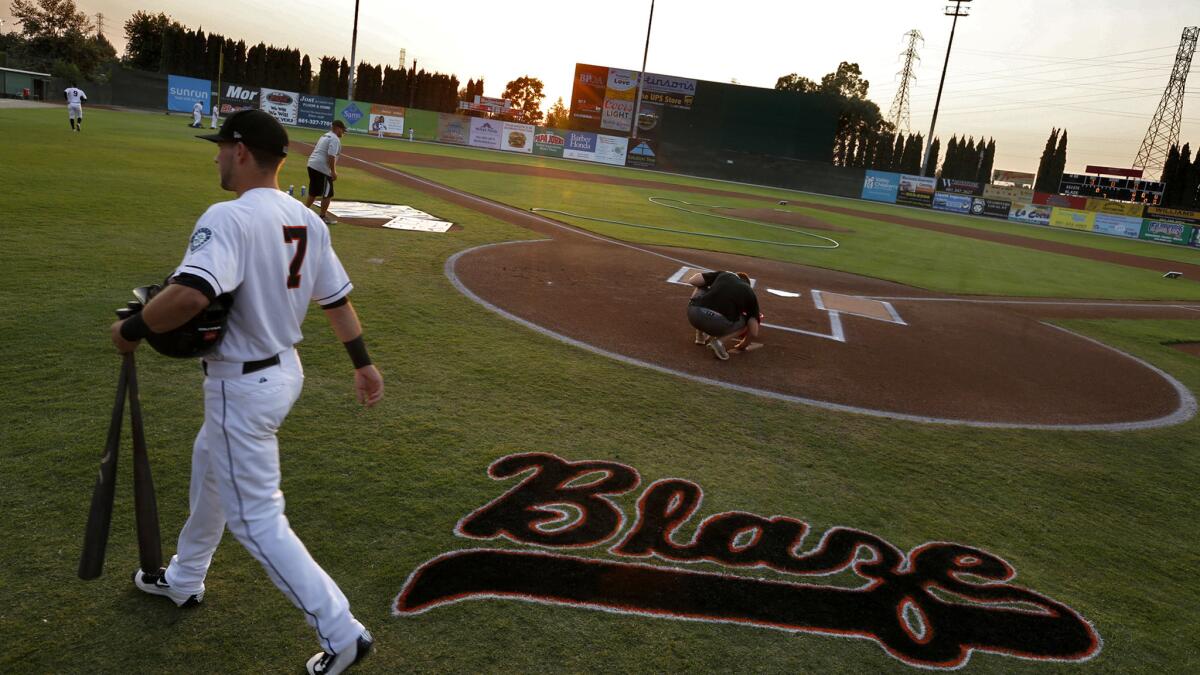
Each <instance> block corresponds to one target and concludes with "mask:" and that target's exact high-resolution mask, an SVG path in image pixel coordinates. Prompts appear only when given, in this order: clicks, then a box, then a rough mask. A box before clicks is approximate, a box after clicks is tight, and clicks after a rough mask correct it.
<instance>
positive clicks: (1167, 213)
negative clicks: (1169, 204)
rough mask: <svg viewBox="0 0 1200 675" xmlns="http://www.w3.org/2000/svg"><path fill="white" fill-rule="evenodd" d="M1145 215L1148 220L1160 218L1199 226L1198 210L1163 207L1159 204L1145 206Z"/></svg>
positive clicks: (1199, 214)
mask: <svg viewBox="0 0 1200 675" xmlns="http://www.w3.org/2000/svg"><path fill="white" fill-rule="evenodd" d="M1145 217H1146V218H1147V219H1148V220H1161V221H1164V222H1168V223H1183V224H1184V225H1194V226H1200V211H1187V210H1185V209H1165V208H1163V207H1161V206H1147V207H1146V213H1145Z"/></svg>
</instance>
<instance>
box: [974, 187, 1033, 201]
mask: <svg viewBox="0 0 1200 675" xmlns="http://www.w3.org/2000/svg"><path fill="white" fill-rule="evenodd" d="M983 196H984V197H987V198H988V199H1003V200H1004V201H1008V202H1012V203H1014V204H1032V203H1033V190H1030V189H1029V188H1021V187H1008V186H1004V185H985V186H983Z"/></svg>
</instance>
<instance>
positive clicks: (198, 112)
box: [192, 101, 204, 129]
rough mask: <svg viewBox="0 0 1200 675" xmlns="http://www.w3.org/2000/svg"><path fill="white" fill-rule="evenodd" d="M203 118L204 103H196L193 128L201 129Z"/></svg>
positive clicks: (193, 110)
mask: <svg viewBox="0 0 1200 675" xmlns="http://www.w3.org/2000/svg"><path fill="white" fill-rule="evenodd" d="M203 116H204V103H203V102H202V101H196V103H195V104H193V105H192V126H193V127H195V128H197V129H199V128H200V118H201V117H203Z"/></svg>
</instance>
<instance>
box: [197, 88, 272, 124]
mask: <svg viewBox="0 0 1200 675" xmlns="http://www.w3.org/2000/svg"><path fill="white" fill-rule="evenodd" d="M221 86H222V89H221V100H220V104H221V117H226V116H229V115H232V114H233V113H235V112H237V111H239V110H254V109H255V108H258V87H243V86H242V85H240V84H233V83H231V82H226V83H225V84H223V85H221ZM188 110H191V108H188Z"/></svg>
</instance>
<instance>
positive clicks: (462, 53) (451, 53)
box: [0, 0, 1200, 171]
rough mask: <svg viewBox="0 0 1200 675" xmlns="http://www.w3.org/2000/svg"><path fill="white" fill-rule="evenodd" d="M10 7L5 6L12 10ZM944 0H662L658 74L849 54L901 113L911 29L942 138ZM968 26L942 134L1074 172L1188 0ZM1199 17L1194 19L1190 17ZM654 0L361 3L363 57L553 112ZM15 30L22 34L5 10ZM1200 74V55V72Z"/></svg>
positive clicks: (1191, 135) (263, 32)
mask: <svg viewBox="0 0 1200 675" xmlns="http://www.w3.org/2000/svg"><path fill="white" fill-rule="evenodd" d="M3 1H4V0H0V2H3ZM76 3H77V4H78V6H79V8H80V9H81V10H83V11H85V12H87V13H89V14H93V15H94V14H95V13H97V12H103V13H104V15H105V18H104V22H105V28H106V31H105V32H106V34H107V35H108V37H109V39H110V40H112V42H113V43H114V44H115V45H116V47H117V49H118V51H121V50H123V49H124V33H123V29H122V25H123V23H124V21H125V20H126V19H128V18H129V16H130V15H131V14H133V12H135V11H137V10H139V9H144V10H147V11H155V12H156V11H164V12H166V13H167V14H169V15H171V16H172V17H173V18H174V19H176V20H177V21H179V22H181V23H183V24H184V25H186V26H188V27H190V28H198V27H202V28H203V29H204V30H205V31H206V32H211V31H217V32H219V33H222V34H224V35H225V36H227V37H232V38H234V39H239V38H240V39H245V40H246V41H247V42H258V41H260V40H261V41H263V42H266V43H268V44H274V45H276V46H285V45H288V46H292V47H297V48H299V49H300V50H301V51H302V52H304V53H307V54H309V55H310V56H311V57H312V58H313V60H314V61H316V60H317V58H318V57H319V56H321V55H332V56H345V57H347V58H348V57H349V55H350V35H351V29H352V26H353V23H354V2H353V1H352V0H341V1H331V0H325V1H324V2H314V1H312V0H293V1H292V2H268V1H266V0H239V1H238V2H228V1H223V0H208V1H204V0H198V1H193V2H179V1H177V0H76ZM946 5H947V3H946V2H945V0H891V1H886V0H858V2H846V3H841V2H824V3H820V4H818V3H813V2H797V1H795V0H792V1H788V2H777V1H767V0H743V1H741V2H727V1H722V2H718V1H716V0H657V2H656V4H655V8H654V29H653V33H652V35H651V40H650V53H649V61H648V63H647V70H649V71H651V72H659V73H666V74H670V75H678V76H682V77H693V78H696V79H704V80H715V81H723V82H728V81H730V80H733V79H736V80H737V81H738V82H739V83H741V84H745V85H752V86H761V87H772V86H774V84H775V80H776V79H777V78H778V77H779V76H780V75H784V74H787V73H791V72H796V73H799V74H801V75H804V76H806V77H809V78H811V79H814V80H818V79H820V77H821V76H822V75H824V74H825V73H828V72H831V71H833V70H834V69H836V68H837V65H838V62H839V61H852V62H856V63H858V64H859V65H860V66H861V67H862V70H863V74H864V77H866V78H867V79H868V80H869V81H870V82H871V88H870V92H869V98H871V100H873V101H874V102H875V103H877V104H878V105H879V107H880V109H881V110H882V111H883V112H884V114H886V113H887V112H888V109H889V108H890V106H891V104H892V98H893V96H894V95H895V92H896V88H897V86H898V82H899V80H898V78H897V76H896V73H897V72H898V71H899V70H900V68H901V65H902V63H901V60H900V56H899V55H900V53H901V51H903V49H904V37H903V35H904V33H905V32H907V31H908V30H910V29H914V28H915V29H917V30H919V31H921V33H922V34H923V35H924V38H925V41H924V44H923V45H922V46H921V47H920V49H919V53H920V56H921V61H920V63H919V65H918V68H917V70H916V73H917V76H918V79H917V81H916V82H915V83H914V84H913V85H912V89H911V91H912V97H911V110H912V130H913V131H920V132H922V133H925V132H927V131H928V129H929V122H930V117H931V115H932V112H933V104H934V98H935V96H936V93H937V85H938V78H939V76H940V74H941V69H942V61H943V59H944V57H945V53H946V42H947V39H948V38H949V36H950V24H951V18H950V17H947V16H945V15H944V14H943V11H944V8H945V6H946ZM966 6H969V9H970V12H971V16H969V17H967V18H964V19H959V23H958V29H957V31H956V33H955V38H954V47H953V49H952V52H951V58H950V67H949V70H948V73H947V76H946V87H945V92H944V93H943V95H942V105H941V109H940V112H939V114H938V126H937V131H936V135H937V136H940V137H941V138H942V141H943V148H944V147H945V142H946V141H947V140H948V139H949V138H950V136H951V134H960V135H961V134H967V135H974V136H977V137H978V136H980V135H984V136H993V137H995V139H996V145H997V153H996V154H997V157H996V168H998V169H1012V170H1026V171H1033V170H1034V169H1036V167H1037V161H1038V157H1039V156H1040V154H1041V150H1042V147H1043V145H1044V144H1045V141H1046V137H1047V136H1048V135H1049V133H1050V129H1051V127H1055V126H1057V127H1065V128H1066V129H1067V130H1068V132H1069V142H1068V162H1067V170H1068V171H1082V170H1083V167H1084V165H1085V164H1102V165H1106V166H1129V165H1130V164H1131V163H1132V161H1133V158H1134V156H1135V155H1136V154H1137V150H1138V147H1139V145H1140V144H1141V141H1142V137H1143V136H1144V135H1145V133H1146V128H1147V126H1148V125H1149V123H1150V120H1151V118H1152V117H1153V115H1154V111H1155V109H1156V108H1157V106H1158V103H1159V100H1160V99H1161V98H1162V93H1163V90H1164V88H1165V86H1166V84H1167V81H1168V78H1169V76H1170V73H1171V67H1172V64H1173V63H1174V58H1175V52H1176V50H1177V48H1178V44H1179V38H1180V34H1181V33H1182V31H1183V28H1184V27H1185V26H1194V25H1200V2H1195V1H1194V0H1189V1H1187V2H1184V1H1180V0H1141V1H1140V2H1130V1H1129V0H1055V1H1054V2H1047V1H1045V0H1041V1H1040V2H1039V1H1035V0H974V1H973V2H970V3H967V5H966ZM1188 7H1190V8H1191V9H1187V8H1188ZM649 11H650V2H649V0H605V1H604V2H588V3H580V2H559V3H554V4H551V5H543V6H539V7H537V8H535V9H530V6H529V5H527V4H521V3H511V4H504V3H501V2H482V1H477V0H457V1H456V2H448V3H445V2H403V3H399V2H394V1H393V2H381V1H379V0H362V1H361V5H360V13H359V33H358V59H359V60H360V61H362V60H366V61H369V62H371V63H375V64H380V63H388V64H393V65H395V64H397V63H398V62H399V53H400V49H401V48H405V49H406V50H407V55H408V58H409V60H410V61H411V60H412V59H414V58H415V59H417V61H418V66H419V67H422V68H425V69H428V70H438V71H442V72H446V73H453V74H455V75H457V76H458V77H459V79H460V80H462V81H463V82H464V83H465V82H466V80H467V79H468V78H478V77H480V76H482V77H484V80H485V84H486V90H485V92H484V93H485V94H487V95H489V96H499V95H500V93H501V91H502V90H503V88H504V84H505V83H506V82H508V81H509V80H511V79H514V78H516V77H519V76H521V75H525V74H528V75H531V76H534V77H537V78H540V79H541V80H542V81H543V82H545V84H546V94H547V100H546V102H545V104H544V105H543V110H544V109H546V108H548V107H549V105H550V103H552V102H553V101H554V100H555V99H556V98H558V97H559V96H562V97H563V98H564V101H566V102H567V103H568V105H569V102H570V86H571V79H572V75H573V73H574V64H575V63H576V62H582V63H593V64H597V65H605V66H613V67H620V68H630V69H635V70H636V69H640V68H641V62H642V50H643V47H644V44H645V37H646V21H647V18H648V16H649ZM0 19H3V20H4V26H3V29H4V30H5V31H9V30H13V29H14V26H13V23H12V17H11V13H10V12H9V11H8V3H7V2H5V3H4V8H3V9H2V10H0ZM1197 70H1200V63H1198V64H1197ZM1197 77H1200V74H1194V75H1193V78H1192V79H1193V82H1196V84H1195V85H1194V86H1193V87H1192V90H1191V92H1190V93H1189V94H1188V95H1187V97H1186V99H1185V106H1184V111H1183V118H1184V121H1183V128H1182V133H1181V140H1182V141H1191V142H1193V144H1200V82H1197V81H1196V78H1197Z"/></svg>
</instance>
